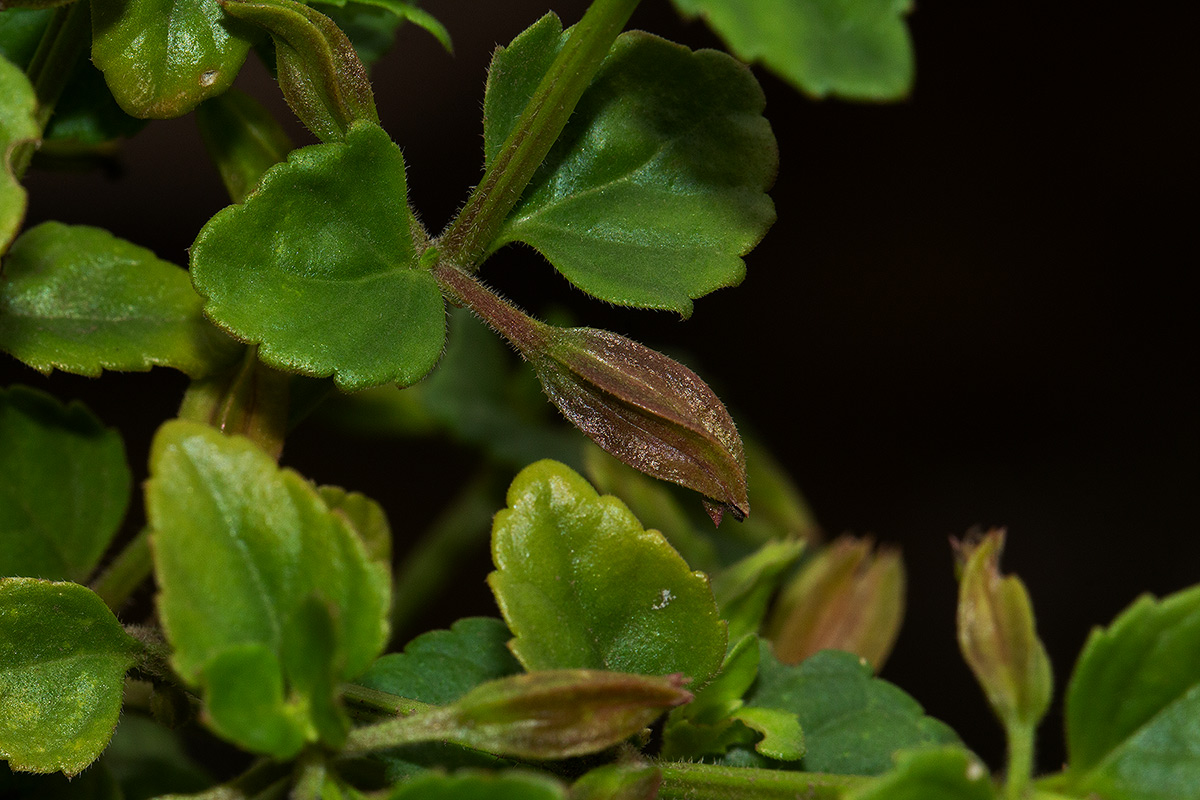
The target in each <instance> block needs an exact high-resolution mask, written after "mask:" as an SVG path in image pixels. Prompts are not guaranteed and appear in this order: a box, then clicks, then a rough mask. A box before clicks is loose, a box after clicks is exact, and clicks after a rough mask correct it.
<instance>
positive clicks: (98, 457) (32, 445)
mask: <svg viewBox="0 0 1200 800" xmlns="http://www.w3.org/2000/svg"><path fill="white" fill-rule="evenodd" d="M0 442H3V446H2V447H0V575H16V576H24V577H32V578H46V579H72V580H77V581H81V580H84V579H86V578H87V577H88V576H89V575H90V574H91V573H92V570H93V569H95V567H96V565H97V564H98V563H99V561H100V558H101V556H103V555H104V551H105V550H106V549H107V548H108V545H109V543H110V542H111V541H112V538H113V536H114V535H115V534H116V532H117V529H118V528H119V527H120V525H121V520H122V519H123V518H124V517H125V509H126V508H127V507H128V505H129V492H130V489H131V484H132V478H131V476H130V473H129V467H128V466H127V465H126V463H125V445H124V443H123V442H122V441H121V436H120V434H119V433H117V432H116V431H115V430H112V429H111V428H105V427H104V426H103V425H102V424H101V423H100V421H99V420H98V419H96V417H94V416H93V415H92V413H91V412H90V411H88V410H87V409H86V408H85V407H84V406H83V405H82V404H80V403H77V402H76V403H71V404H70V405H66V406H64V405H62V404H60V403H59V402H58V401H57V400H55V399H54V398H52V397H50V396H49V395H46V394H43V393H42V392H38V391H35V390H33V389H29V388H27V387H24V386H14V387H13V388H11V389H7V390H5V389H0Z"/></svg>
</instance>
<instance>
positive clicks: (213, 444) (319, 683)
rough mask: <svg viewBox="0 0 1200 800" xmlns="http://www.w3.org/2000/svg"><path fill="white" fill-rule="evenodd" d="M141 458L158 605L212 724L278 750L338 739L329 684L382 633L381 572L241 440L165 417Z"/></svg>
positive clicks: (340, 727) (308, 496)
mask: <svg viewBox="0 0 1200 800" xmlns="http://www.w3.org/2000/svg"><path fill="white" fill-rule="evenodd" d="M150 465H151V478H150V481H149V482H148V484H147V489H146V496H147V516H148V517H149V520H150V523H151V526H152V538H151V541H152V543H153V547H154V558H155V575H156V576H157V578H158V582H159V586H160V594H159V597H158V608H159V614H160V616H161V618H162V621H163V627H164V629H165V631H166V633H167V638H168V639H169V640H170V642H171V644H172V645H173V646H174V647H175V651H174V654H173V656H172V664H173V666H174V667H175V669H176V670H177V671H178V672H179V674H180V676H181V677H183V678H184V680H186V681H188V682H189V683H191V684H194V685H200V686H201V687H202V688H203V690H204V694H205V697H206V701H207V710H208V714H209V718H210V724H211V725H212V726H213V728H214V729H215V730H217V731H218V732H219V733H221V734H222V735H223V736H225V737H227V738H229V739H231V740H232V741H235V742H237V743H239V744H241V745H242V746H244V747H246V748H248V749H251V750H254V751H255V752H262V753H267V754H270V755H274V756H276V757H279V758H288V757H291V756H294V755H295V754H296V753H297V752H298V751H299V749H300V747H301V746H302V745H303V744H304V743H305V742H308V741H318V740H319V741H323V742H326V743H328V744H332V745H334V746H337V745H338V744H339V743H340V742H339V739H340V737H341V736H342V735H343V734H344V733H345V729H346V726H347V722H346V719H345V717H344V714H343V713H342V711H341V710H340V708H339V707H337V705H336V691H335V689H336V685H337V684H339V683H341V682H342V681H345V680H349V679H352V678H354V677H356V676H358V675H360V674H362V673H363V672H364V671H365V670H366V669H367V667H368V666H369V665H370V664H371V662H372V661H373V660H374V658H375V657H376V656H377V655H378V653H379V651H380V650H381V649H382V648H383V645H384V642H385V641H386V638H387V624H386V616H387V606H388V581H387V574H386V571H385V570H384V568H383V567H382V566H381V565H379V564H378V563H373V562H371V561H370V559H369V558H368V555H367V552H366V549H365V547H364V545H363V543H362V541H361V540H360V539H359V538H358V537H357V536H356V535H355V533H354V531H353V530H352V529H351V527H350V525H349V524H348V523H347V522H346V520H345V517H344V516H342V515H341V514H338V513H335V512H331V511H329V509H328V508H327V507H326V505H325V503H324V502H322V500H321V498H320V496H319V495H318V494H317V492H316V490H315V489H313V488H312V487H311V486H310V485H309V484H308V483H306V482H305V481H304V480H303V479H302V478H301V477H300V476H299V475H297V474H296V473H294V472H292V471H290V470H280V469H279V468H278V467H277V466H276V465H275V463H274V462H273V461H272V460H271V458H270V456H268V455H267V454H266V453H264V452H263V451H262V450H260V449H259V448H258V447H256V446H255V445H254V444H253V443H252V442H251V441H250V440H248V439H244V438H242V437H228V436H224V435H222V434H221V433H219V432H218V431H216V430H215V429H213V428H210V427H208V426H206V425H198V424H194V423H188V422H181V421H174V422H168V423H167V424H165V425H164V426H163V427H162V428H161V429H160V431H159V433H158V435H157V436H156V437H155V440H154V444H153V447H152V450H151V459H150ZM249 675H253V676H254V678H253V680H252V679H250V678H249V677H247V676H249Z"/></svg>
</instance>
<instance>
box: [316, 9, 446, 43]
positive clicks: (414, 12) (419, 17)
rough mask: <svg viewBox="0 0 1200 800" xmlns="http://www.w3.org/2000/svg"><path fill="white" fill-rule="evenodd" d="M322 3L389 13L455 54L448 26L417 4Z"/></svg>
mask: <svg viewBox="0 0 1200 800" xmlns="http://www.w3.org/2000/svg"><path fill="white" fill-rule="evenodd" d="M322 1H323V2H329V3H332V4H333V5H337V6H343V5H344V6H357V7H360V8H361V7H369V8H377V9H381V10H384V11H387V12H388V13H389V14H390V15H391V16H392V17H393V18H394V19H396V20H397V21H398V22H405V21H407V22H411V23H412V24H414V25H416V26H417V27H418V28H421V29H422V30H424V31H425V32H426V33H428V34H430V35H431V36H433V38H435V39H437V40H438V43H439V44H441V46H442V47H444V48H446V52H447V53H453V52H454V45H453V43H451V41H450V32H449V31H448V30H446V26H445V25H443V24H442V23H440V22H438V20H437V18H436V17H434V16H433V15H432V14H430V13H429V12H428V11H425V10H423V9H421V8H420V7H419V6H418V5H417V4H416V3H412V2H408V1H407V0H357V2H356V3H351V2H348V1H347V0H340V2H338V1H337V0H322ZM351 38H353V37H351Z"/></svg>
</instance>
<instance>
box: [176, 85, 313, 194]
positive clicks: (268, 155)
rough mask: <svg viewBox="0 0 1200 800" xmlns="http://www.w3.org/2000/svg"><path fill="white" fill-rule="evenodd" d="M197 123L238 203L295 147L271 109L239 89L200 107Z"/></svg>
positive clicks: (197, 110) (229, 190)
mask: <svg viewBox="0 0 1200 800" xmlns="http://www.w3.org/2000/svg"><path fill="white" fill-rule="evenodd" d="M196 124H197V126H199V128H200V136H201V137H202V138H203V139H204V147H205V149H207V150H208V154H209V156H210V157H212V160H213V161H214V162H216V165H217V170H218V171H219V172H220V173H221V182H222V183H224V184H225V189H226V191H228V192H229V196H230V197H231V198H232V199H233V201H234V202H235V203H241V202H243V201H244V200H245V199H246V196H247V195H248V194H250V192H251V191H253V190H254V188H255V187H256V186H258V182H259V180H260V179H261V178H262V176H263V173H264V172H266V171H267V170H268V169H270V168H271V167H272V166H274V165H275V164H278V163H279V162H280V161H283V160H284V159H286V158H287V154H288V152H290V151H291V149H292V143H291V141H290V140H289V139H288V135H287V133H286V132H285V131H284V130H283V128H282V127H281V126H280V125H279V123H278V122H277V121H276V120H275V117H274V116H272V115H271V112H269V111H267V109H265V108H263V106H262V105H261V104H260V103H259V102H258V101H257V100H255V99H254V98H253V97H251V96H250V95H248V94H245V93H244V92H241V91H238V90H237V89H230V90H229V91H228V92H225V93H224V94H222V95H220V96H219V97H214V98H212V99H211V100H207V101H205V102H204V103H201V104H200V105H199V106H197V108H196Z"/></svg>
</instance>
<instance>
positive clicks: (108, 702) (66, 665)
mask: <svg viewBox="0 0 1200 800" xmlns="http://www.w3.org/2000/svg"><path fill="white" fill-rule="evenodd" d="M141 649H142V648H141V645H140V644H138V642H137V641H136V640H134V639H133V638H132V637H130V636H128V635H127V634H126V633H125V631H124V630H123V629H122V628H121V624H120V623H119V622H117V620H116V618H115V617H114V616H113V615H112V612H111V611H109V610H108V607H107V606H105V605H104V602H103V601H102V600H101V599H100V598H99V597H97V596H96V595H95V594H94V593H93V592H92V591H90V590H89V589H86V588H85V587H83V586H79V585H78V584H74V583H51V582H49V581H41V580H35V579H33V578H3V579H0V758H4V759H7V761H8V764H9V766H10V767H12V768H13V769H15V770H22V771H26V772H59V771H61V772H62V773H64V774H65V775H67V776H68V777H70V776H72V775H76V774H78V773H79V772H81V771H82V770H83V769H84V768H85V767H87V766H88V765H89V764H91V763H92V762H93V761H95V760H96V759H97V758H99V757H100V753H101V752H102V751H103V750H104V748H105V747H107V746H108V740H109V739H110V738H112V733H113V729H114V728H115V727H116V725H117V716H118V714H119V713H120V711H121V700H122V690H123V687H124V684H125V671H126V670H128V669H129V668H130V667H131V666H133V664H134V662H135V661H136V660H137V654H138V653H139V652H140V651H141Z"/></svg>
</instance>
